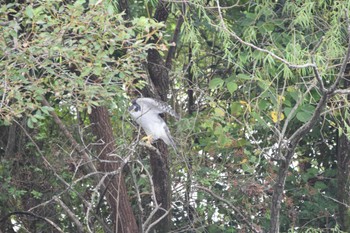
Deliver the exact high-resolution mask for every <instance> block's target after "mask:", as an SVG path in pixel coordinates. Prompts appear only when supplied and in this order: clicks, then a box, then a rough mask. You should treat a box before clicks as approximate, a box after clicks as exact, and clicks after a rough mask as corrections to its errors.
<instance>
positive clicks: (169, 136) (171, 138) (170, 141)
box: [164, 125, 177, 151]
mask: <svg viewBox="0 0 350 233" xmlns="http://www.w3.org/2000/svg"><path fill="white" fill-rule="evenodd" d="M164 130H165V132H166V135H167V137H168V140H169V144H170V145H171V146H172V147H173V148H174V150H175V151H177V148H176V144H175V141H174V139H173V137H172V136H171V134H170V130H169V128H168V126H166V125H165V126H164Z"/></svg>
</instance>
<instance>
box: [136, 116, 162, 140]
mask: <svg viewBox="0 0 350 233" xmlns="http://www.w3.org/2000/svg"><path fill="white" fill-rule="evenodd" d="M135 121H136V122H137V124H139V125H140V126H141V127H142V128H143V130H144V131H145V132H146V134H147V135H151V136H152V138H153V139H154V140H157V139H159V138H161V137H162V136H163V135H166V132H165V128H164V127H165V126H166V124H165V122H164V120H163V119H162V118H161V117H160V116H159V115H158V114H153V113H151V112H147V113H144V114H139V116H138V117H136V118H135Z"/></svg>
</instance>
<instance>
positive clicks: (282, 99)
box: [277, 95, 286, 105]
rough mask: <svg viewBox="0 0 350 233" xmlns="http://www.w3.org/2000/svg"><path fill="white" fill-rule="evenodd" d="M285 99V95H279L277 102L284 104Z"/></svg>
mask: <svg viewBox="0 0 350 233" xmlns="http://www.w3.org/2000/svg"><path fill="white" fill-rule="evenodd" d="M285 100H286V98H285V97H284V96H283V95H278V96H277V103H278V105H280V104H282V103H283V102H284V101H285Z"/></svg>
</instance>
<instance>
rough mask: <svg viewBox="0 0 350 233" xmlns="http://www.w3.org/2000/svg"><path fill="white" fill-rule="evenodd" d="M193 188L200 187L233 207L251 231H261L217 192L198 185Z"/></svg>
mask: <svg viewBox="0 0 350 233" xmlns="http://www.w3.org/2000/svg"><path fill="white" fill-rule="evenodd" d="M194 188H197V189H200V190H203V191H205V192H207V193H209V194H210V195H211V196H213V197H215V198H216V199H218V200H220V201H222V202H224V203H226V204H227V205H228V206H229V207H230V208H231V209H233V210H234V211H235V212H236V213H237V214H238V215H239V216H240V217H241V218H242V221H243V222H245V223H246V224H247V225H248V226H249V227H250V229H251V230H252V231H253V232H256V233H259V232H261V231H260V230H258V229H256V228H255V227H254V226H253V224H252V223H251V222H250V221H248V218H247V217H245V216H244V215H243V214H242V212H241V211H240V210H239V209H238V208H237V207H235V206H234V205H232V203H231V202H229V201H228V200H226V199H224V198H222V197H220V196H218V195H217V194H215V193H214V192H213V191H212V190H210V189H208V188H205V187H203V186H198V185H195V186H194Z"/></svg>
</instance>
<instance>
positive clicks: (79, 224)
mask: <svg viewBox="0 0 350 233" xmlns="http://www.w3.org/2000/svg"><path fill="white" fill-rule="evenodd" d="M53 200H54V201H55V202H56V203H58V204H59V205H60V206H61V207H62V209H63V210H64V211H65V212H66V213H67V215H68V217H69V218H70V219H71V220H72V221H73V222H74V224H75V226H76V227H77V230H78V232H84V227H83V224H81V222H80V221H79V219H78V218H77V217H76V216H75V214H74V213H73V211H71V210H70V209H69V208H68V206H67V205H66V204H64V203H63V201H62V200H61V199H59V198H58V197H57V196H54V197H53Z"/></svg>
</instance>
